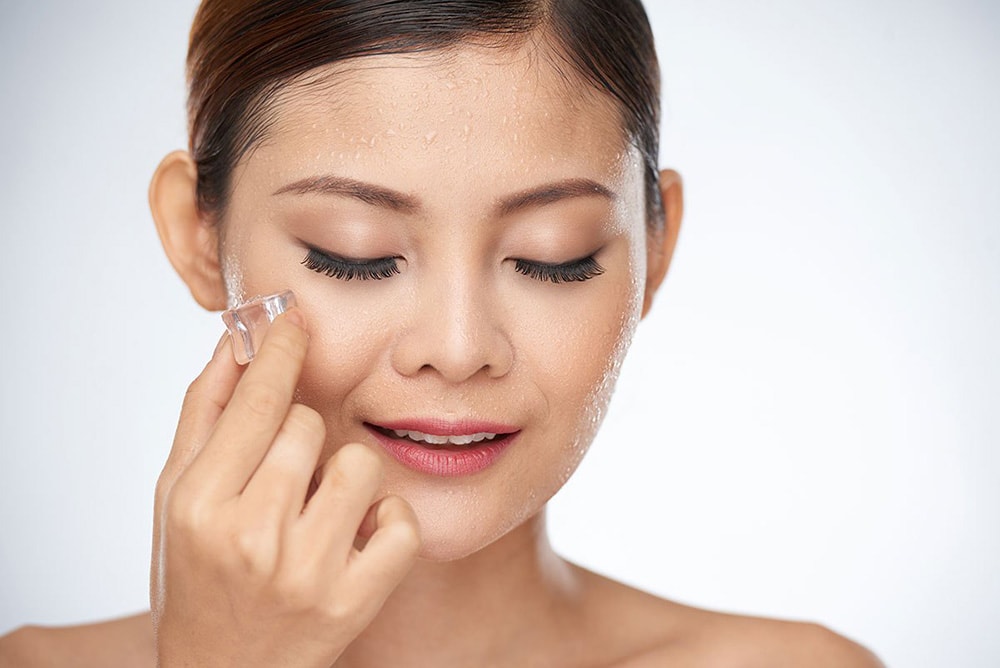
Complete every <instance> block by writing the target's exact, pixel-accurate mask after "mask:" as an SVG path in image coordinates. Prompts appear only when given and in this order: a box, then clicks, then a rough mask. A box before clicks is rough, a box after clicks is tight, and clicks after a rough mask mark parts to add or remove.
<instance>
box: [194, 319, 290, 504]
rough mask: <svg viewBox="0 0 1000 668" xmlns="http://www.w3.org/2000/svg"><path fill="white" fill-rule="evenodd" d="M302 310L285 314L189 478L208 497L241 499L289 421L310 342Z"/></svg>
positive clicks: (267, 336) (266, 337) (273, 326)
mask: <svg viewBox="0 0 1000 668" xmlns="http://www.w3.org/2000/svg"><path fill="white" fill-rule="evenodd" d="M304 326H305V319H304V317H303V316H302V313H301V311H299V309H297V308H292V309H289V310H288V311H286V312H285V313H283V314H281V315H279V316H278V317H277V318H275V319H274V322H273V323H271V326H270V328H269V329H268V331H267V333H266V334H265V335H264V340H263V342H262V343H261V346H260V350H259V351H258V352H257V355H256V357H255V358H254V360H253V362H251V363H250V365H249V366H248V368H247V370H246V371H244V372H243V377H242V378H240V381H239V383H237V385H236V389H235V390H233V395H232V398H231V399H230V400H229V404H228V405H227V406H226V408H225V410H224V411H223V412H222V415H220V416H219V420H218V422H217V423H216V425H215V429H214V430H213V431H212V434H211V436H210V437H209V439H208V442H207V443H205V446H204V448H202V450H201V452H200V453H198V456H197V458H196V459H195V461H194V462H192V464H191V466H190V468H189V470H188V476H189V477H191V478H192V484H195V485H196V486H197V487H198V488H200V489H202V490H203V492H204V493H205V494H206V495H207V496H208V497H215V498H232V497H235V496H236V495H238V494H239V493H240V492H241V491H242V490H243V488H244V487H245V486H246V484H247V482H248V481H249V480H250V476H251V475H252V474H253V472H254V471H255V470H256V469H257V466H258V465H259V464H260V462H261V460H262V459H263V458H264V455H265V454H266V453H267V450H268V448H270V446H271V443H272V441H273V440H274V437H275V435H276V434H277V433H278V430H279V429H280V428H281V425H282V423H283V422H284V421H285V415H286V414H287V413H288V407H289V406H290V405H291V402H292V395H293V393H294V392H295V386H296V384H297V383H298V380H299V374H300V373H301V371H302V362H303V360H304V359H305V356H306V349H307V348H308V345H309V338H308V335H307V334H306V331H305V328H304Z"/></svg>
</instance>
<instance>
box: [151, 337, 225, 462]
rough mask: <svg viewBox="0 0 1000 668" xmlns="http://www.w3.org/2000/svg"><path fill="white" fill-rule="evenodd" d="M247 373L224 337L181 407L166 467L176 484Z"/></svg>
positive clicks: (189, 388)
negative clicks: (181, 472)
mask: <svg viewBox="0 0 1000 668" xmlns="http://www.w3.org/2000/svg"><path fill="white" fill-rule="evenodd" d="M242 371H243V369H242V367H240V366H239V365H237V364H236V362H235V360H234V359H233V353H232V347H231V344H230V336H229V334H228V333H224V334H223V335H222V338H221V339H220V340H219V343H218V345H217V346H216V347H215V352H214V353H213V354H212V359H211V360H209V362H208V364H206V365H205V368H204V369H203V370H202V372H201V373H200V374H198V377H197V378H195V379H194V381H193V382H192V383H191V384H190V385H189V386H188V389H187V393H186V394H185V395H184V403H183V404H182V405H181V414H180V418H179V419H178V422H177V431H176V432H175V434H174V442H173V445H172V446H171V448H170V454H169V455H168V456H167V461H166V464H164V467H163V476H162V477H164V478H167V479H170V480H172V479H173V478H175V477H176V476H177V475H178V474H179V473H180V471H182V470H183V469H184V468H186V467H187V466H188V464H190V463H191V461H192V460H193V459H194V457H195V455H197V454H198V452H199V451H200V450H201V448H202V446H203V445H204V444H205V442H207V441H208V437H209V436H210V435H211V433H212V429H213V428H214V427H215V423H216V422H217V421H218V419H219V416H220V415H222V411H223V410H225V408H226V405H227V404H228V403H229V399H230V397H232V396H233V389H234V388H235V387H236V382H237V381H238V380H239V378H240V375H241V373H242Z"/></svg>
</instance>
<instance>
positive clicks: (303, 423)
mask: <svg viewBox="0 0 1000 668" xmlns="http://www.w3.org/2000/svg"><path fill="white" fill-rule="evenodd" d="M285 421H286V422H288V423H289V425H290V426H291V427H292V428H293V429H294V430H295V431H296V432H299V433H302V434H305V435H307V436H310V437H312V438H315V439H317V440H319V441H323V440H324V439H325V438H326V423H325V422H324V421H323V417H322V416H321V415H320V414H319V413H317V412H316V411H315V410H313V409H312V408H309V407H308V406H305V405H303V404H292V406H291V407H290V408H289V410H288V417H286V418H285Z"/></svg>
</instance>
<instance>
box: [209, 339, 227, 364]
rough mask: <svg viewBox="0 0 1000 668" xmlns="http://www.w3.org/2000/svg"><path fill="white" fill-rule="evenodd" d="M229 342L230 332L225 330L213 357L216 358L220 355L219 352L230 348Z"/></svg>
mask: <svg viewBox="0 0 1000 668" xmlns="http://www.w3.org/2000/svg"><path fill="white" fill-rule="evenodd" d="M227 343H229V332H223V334H222V338H221V339H219V343H217V344H216V346H215V352H214V353H212V359H213V360H214V359H215V358H216V357H218V356H219V353H220V352H222V351H223V350H225V349H226V348H228V347H229V346H227V345H226V344H227Z"/></svg>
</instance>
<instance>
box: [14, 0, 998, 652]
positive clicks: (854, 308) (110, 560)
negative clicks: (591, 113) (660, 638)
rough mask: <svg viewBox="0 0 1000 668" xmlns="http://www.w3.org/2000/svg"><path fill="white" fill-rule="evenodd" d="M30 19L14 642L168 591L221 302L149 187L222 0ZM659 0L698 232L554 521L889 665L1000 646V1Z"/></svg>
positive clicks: (19, 268)
mask: <svg viewBox="0 0 1000 668" xmlns="http://www.w3.org/2000/svg"><path fill="white" fill-rule="evenodd" d="M751 5H753V6H754V8H753V9H751ZM0 8H2V9H0V12H2V14H0V95H2V104H0V132H2V135H0V184H2V185H0V187H2V191H0V192H2V198H0V231H2V243H0V277H2V287H3V327H2V329H0V351H2V353H0V355H2V358H0V359H2V367H0V369H2V374H0V378H2V381H0V382H2V386H0V388H2V402H0V411H2V412H0V425H2V437H0V438H2V441H0V633H2V632H4V631H6V630H9V629H11V628H13V627H15V626H18V625H20V624H23V623H29V622H30V623H44V624H64V623H76V622H82V621H88V620H94V619H99V618H104V617H110V616H117V615H121V614H125V613H129V612H132V611H137V610H140V609H142V608H144V607H146V606H147V591H146V587H147V572H148V551H149V533H150V526H151V520H150V515H151V496H152V488H153V484H154V481H155V479H156V476H157V474H158V472H159V469H160V466H161V464H162V461H163V459H164V457H165V455H166V453H167V451H168V449H169V444H170V440H171V436H172V433H173V429H174V425H175V422H176V417H177V412H178V410H179V406H180V400H181V396H182V394H183V391H184V389H185V387H186V385H187V383H188V382H189V381H190V379H191V378H193V377H194V376H195V375H196V374H197V372H198V371H199V370H200V368H201V366H202V365H203V364H204V362H205V361H206V359H207V357H208V355H209V353H210V351H211V349H212V347H213V345H214V343H215V340H216V338H217V337H218V335H219V333H220V331H221V323H220V321H219V319H218V315H216V314H210V313H204V312H201V311H200V310H199V309H198V307H197V306H196V305H195V304H194V302H193V300H191V298H190V297H189V296H188V294H187V291H186V289H185V288H184V287H183V285H182V284H181V282H180V281H179V279H177V278H176V277H175V275H174V274H173V272H172V270H171V268H170V266H169V265H168V263H167V261H166V259H165V258H164V257H163V255H162V252H161V250H160V248H159V244H158V241H157V239H156V236H155V233H154V229H153V225H152V223H151V220H150V217H149V214H148V210H147V206H146V200H145V197H146V194H145V193H146V186H147V183H148V180H149V177H150V175H151V173H152V171H153V169H154V167H155V165H156V163H157V162H158V160H159V159H160V157H161V156H162V155H164V154H165V153H166V152H168V151H169V150H171V149H174V148H179V147H183V146H184V145H185V143H186V142H185V135H184V85H183V60H184V53H185V48H186V38H187V31H188V28H189V25H190V20H191V18H192V16H193V13H194V8H195V3H194V2H193V1H192V0H185V1H183V2H182V1H178V0H172V1H171V2H138V1H136V0H102V1H100V2H98V1H91V2H86V3H81V2H69V1H68V0H63V1H61V2H60V1H58V0H33V1H32V2H26V1H25V2H16V3H15V2H11V1H10V0H0ZM648 9H649V11H650V14H651V18H652V20H653V21H654V29H655V32H656V35H657V39H658V46H659V50H660V57H661V61H662V68H663V74H664V84H665V93H664V102H665V118H664V127H663V150H662V162H663V164H664V165H668V166H673V167H676V168H677V169H679V170H680V171H681V172H682V174H683V175H684V177H685V180H686V192H687V202H686V215H685V222H684V227H683V229H682V232H681V238H680V243H679V246H678V249H677V253H676V257H675V262H674V266H673V267H672V269H671V272H670V275H669V276H668V279H667V283H666V285H665V287H664V289H663V290H662V292H661V295H660V299H659V301H658V303H657V304H656V308H655V309H654V311H653V314H652V315H651V316H650V317H649V318H648V319H647V320H646V322H645V323H644V324H643V325H642V326H641V327H640V331H639V334H638V336H637V339H636V341H635V345H634V348H633V350H632V353H631V356H630V358H629V361H628V363H627V365H626V367H625V369H624V371H623V374H622V377H621V380H620V383H619V390H618V394H617V396H616V398H615V400H614V403H613V405H612V409H611V411H610V414H609V416H608V418H607V421H606V423H605V427H604V430H603V432H602V434H601V436H600V437H599V439H598V441H597V442H596V443H595V445H594V447H593V449H592V450H591V453H590V454H589V455H588V458H587V459H586V460H585V461H584V464H583V465H582V467H581V468H580V470H579V472H578V474H577V475H576V476H575V477H574V478H573V479H572V480H571V481H570V483H569V484H568V486H567V487H566V488H565V490H564V491H563V492H561V493H560V495H559V496H558V497H557V498H556V500H555V501H553V503H552V505H551V509H552V513H551V523H552V535H553V541H554V542H555V544H556V546H557V547H558V548H559V549H560V550H561V551H563V553H564V554H566V555H567V556H568V557H570V558H571V559H574V560H576V561H578V562H580V563H582V564H584V565H587V566H589V567H591V568H594V569H596V570H599V571H601V572H604V573H607V574H610V575H612V576H615V577H618V578H620V579H623V580H625V581H627V582H629V583H633V584H636V585H638V586H641V587H644V588H646V589H649V590H652V591H654V592H656V593H658V594H661V595H664V596H668V597H671V598H675V599H678V600H681V601H685V602H690V603H693V604H696V605H701V606H708V607H713V608H719V609H724V610H732V611H739V612H749V613H755V614H764V615H774V616H781V617H790V618H800V619H810V620H817V621H820V622H822V623H824V624H826V625H828V626H830V627H832V628H834V629H836V630H838V631H840V632H841V633H844V634H847V635H849V636H851V637H854V638H856V639H858V640H860V641H862V642H863V643H864V644H866V645H868V646H869V647H871V648H873V649H874V650H875V651H876V652H877V653H878V654H879V655H880V656H881V657H882V658H883V659H884V660H885V661H886V662H887V663H888V664H890V665H892V666H912V667H922V666H949V667H950V666H963V667H970V666H983V667H986V666H996V665H1000V634H998V633H997V632H996V628H997V626H998V623H1000V576H998V570H1000V569H998V564H1000V531H998V527H1000V491H998V489H1000V485H998V484H997V482H998V480H1000V462H998V454H997V449H998V446H1000V420H998V417H997V416H998V410H997V409H998V404H1000V401H998V399H1000V355H998V345H997V341H998V340H1000V232H998V229H997V227H998V223H1000V220H998V215H997V211H998V210H1000V186H998V182H1000V169H998V156H1000V132H998V130H997V128H996V125H995V123H996V122H997V119H1000V93H998V90H1000V85H998V83H1000V5H998V4H997V3H995V2H991V1H989V0H979V1H976V0H964V1H963V0H952V1H950V2H945V0H910V1H907V2H904V1H903V0H881V1H875V2H867V1H862V0H841V1H839V2H829V1H822V2H821V1H819V0H782V1H773V2H761V3H747V2H743V1H742V0H698V1H697V2H694V1H692V0H688V1H686V2H681V1H669V0H668V1H665V2H662V1H661V0H655V1H652V2H649V3H648Z"/></svg>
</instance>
